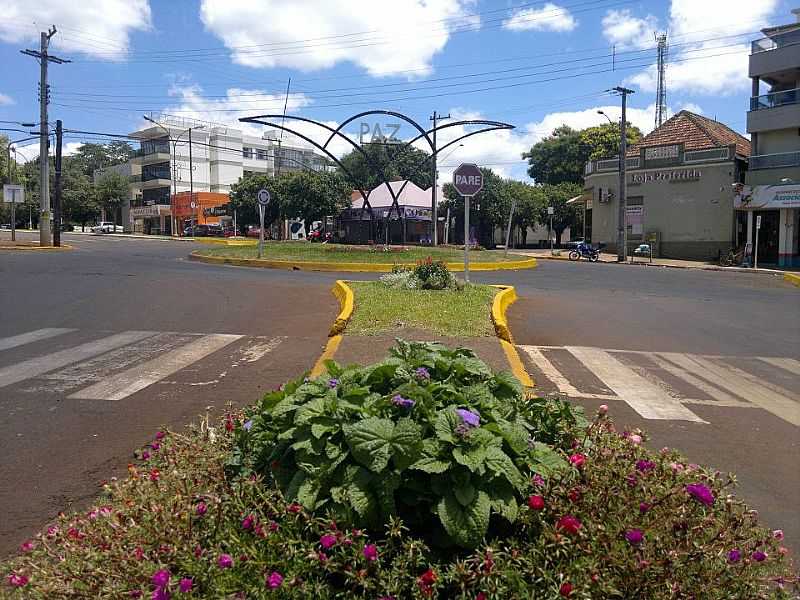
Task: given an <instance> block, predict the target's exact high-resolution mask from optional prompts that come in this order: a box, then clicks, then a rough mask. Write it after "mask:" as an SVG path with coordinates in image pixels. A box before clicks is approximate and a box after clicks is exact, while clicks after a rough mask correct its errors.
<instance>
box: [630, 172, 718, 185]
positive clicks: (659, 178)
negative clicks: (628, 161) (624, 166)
mask: <svg viewBox="0 0 800 600" xmlns="http://www.w3.org/2000/svg"><path fill="white" fill-rule="evenodd" d="M702 177H703V172H702V171H701V170H700V169H673V170H671V171H645V172H643V173H631V178H630V181H629V182H628V183H631V184H637V183H651V182H653V183H664V182H667V183H678V182H682V181H698V180H699V179H701V178H702Z"/></svg>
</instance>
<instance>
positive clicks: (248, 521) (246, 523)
mask: <svg viewBox="0 0 800 600" xmlns="http://www.w3.org/2000/svg"><path fill="white" fill-rule="evenodd" d="M254 522H255V518H254V517H253V515H247V516H246V517H245V518H244V519H242V529H245V530H249V529H252V528H253V523H254Z"/></svg>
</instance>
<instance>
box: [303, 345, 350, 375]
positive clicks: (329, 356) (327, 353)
mask: <svg viewBox="0 0 800 600" xmlns="http://www.w3.org/2000/svg"><path fill="white" fill-rule="evenodd" d="M341 343H342V335H341V334H338V335H334V336H331V337H329V338H328V343H327V344H325V350H324V351H323V352H322V354H321V355H320V357H319V358H318V359H317V362H316V363H314V368H313V369H311V373H309V377H311V378H316V377H319V376H320V375H322V374H323V373H324V372H325V361H326V360H333V355H334V354H336V350H338V348H339V344H341Z"/></svg>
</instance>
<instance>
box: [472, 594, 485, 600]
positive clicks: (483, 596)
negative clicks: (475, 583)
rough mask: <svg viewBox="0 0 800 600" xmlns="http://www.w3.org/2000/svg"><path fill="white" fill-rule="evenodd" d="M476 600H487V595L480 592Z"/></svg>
mask: <svg viewBox="0 0 800 600" xmlns="http://www.w3.org/2000/svg"><path fill="white" fill-rule="evenodd" d="M475 600H486V594H484V593H483V592H478V595H477V596H475Z"/></svg>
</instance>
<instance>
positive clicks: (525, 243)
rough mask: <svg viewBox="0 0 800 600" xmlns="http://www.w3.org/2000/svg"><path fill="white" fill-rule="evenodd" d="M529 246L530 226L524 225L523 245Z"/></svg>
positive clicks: (524, 246)
mask: <svg viewBox="0 0 800 600" xmlns="http://www.w3.org/2000/svg"><path fill="white" fill-rule="evenodd" d="M527 246H528V226H527V225H523V226H522V247H523V248H526V247H527Z"/></svg>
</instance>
